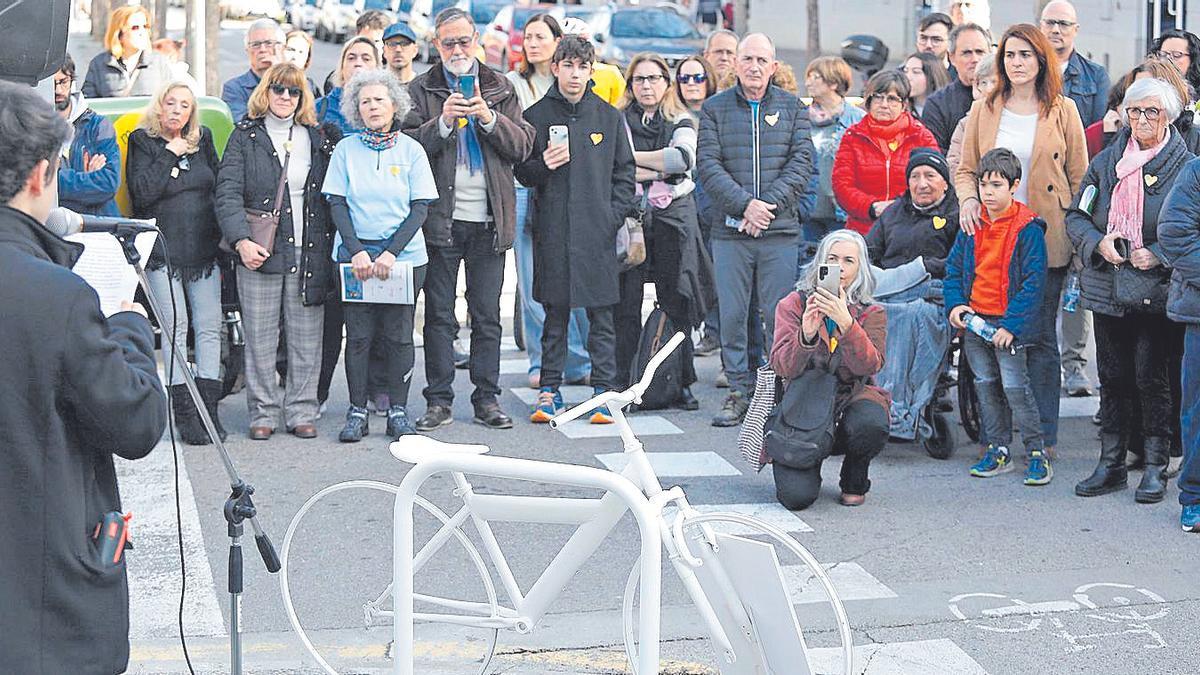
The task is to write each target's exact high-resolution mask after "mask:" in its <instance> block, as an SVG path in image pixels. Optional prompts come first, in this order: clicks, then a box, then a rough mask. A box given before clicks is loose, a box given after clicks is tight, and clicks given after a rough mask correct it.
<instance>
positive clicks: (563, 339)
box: [541, 305, 617, 391]
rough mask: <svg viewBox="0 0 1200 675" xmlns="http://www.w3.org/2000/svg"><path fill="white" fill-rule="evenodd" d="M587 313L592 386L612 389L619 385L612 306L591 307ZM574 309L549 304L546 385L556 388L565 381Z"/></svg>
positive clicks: (544, 339) (544, 346)
mask: <svg viewBox="0 0 1200 675" xmlns="http://www.w3.org/2000/svg"><path fill="white" fill-rule="evenodd" d="M582 311H585V312H586V313H587V316H588V322H589V324H590V327H589V328H588V335H587V348H588V353H589V354H591V355H592V386H593V387H594V388H595V389H596V390H602V389H603V390H611V389H613V388H614V386H616V378H617V356H616V335H615V333H614V332H613V307H612V306H611V305H609V306H605V307H589V308H587V309H586V310H582ZM574 312H575V310H569V309H568V308H566V307H552V306H547V307H546V323H545V330H544V331H543V332H542V381H541V385H542V386H543V387H550V388H552V389H554V390H555V391H557V390H558V387H559V386H560V385H561V384H562V381H563V361H564V360H565V358H566V354H567V325H568V323H569V318H570V316H571V315H572V314H573V313H574Z"/></svg>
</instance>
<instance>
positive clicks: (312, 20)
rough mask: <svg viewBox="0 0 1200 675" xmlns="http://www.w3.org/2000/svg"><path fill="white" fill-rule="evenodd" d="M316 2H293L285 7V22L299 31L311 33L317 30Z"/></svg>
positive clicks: (304, 0) (317, 13) (313, 0)
mask: <svg viewBox="0 0 1200 675" xmlns="http://www.w3.org/2000/svg"><path fill="white" fill-rule="evenodd" d="M319 14H320V11H319V10H318V9H317V0H293V1H292V2H291V3H289V4H288V6H287V21H288V23H290V24H292V25H293V26H295V27H296V28H299V29H300V30H304V31H308V32H310V33H311V32H313V31H315V30H316V29H317V17H318V15H319Z"/></svg>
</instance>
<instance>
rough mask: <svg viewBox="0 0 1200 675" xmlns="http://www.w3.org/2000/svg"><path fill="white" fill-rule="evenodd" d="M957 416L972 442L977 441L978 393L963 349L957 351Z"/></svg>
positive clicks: (973, 375)
mask: <svg viewBox="0 0 1200 675" xmlns="http://www.w3.org/2000/svg"><path fill="white" fill-rule="evenodd" d="M957 386H958V417H959V419H960V420H962V426H963V430H964V431H966V432H967V437H969V438H970V439H971V441H972V442H978V441H979V436H980V434H979V432H980V429H981V427H982V423H981V422H980V420H979V395H978V394H977V393H976V391H975V374H974V373H973V372H971V364H970V363H969V362H968V361H967V355H966V352H965V351H964V350H960V351H959V353H958V385H957Z"/></svg>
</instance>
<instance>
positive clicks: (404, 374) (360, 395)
mask: <svg viewBox="0 0 1200 675" xmlns="http://www.w3.org/2000/svg"><path fill="white" fill-rule="evenodd" d="M424 278H425V266H424V265H421V266H420V267H416V268H414V269H413V288H414V295H415V294H416V291H418V290H419V289H420V288H421V283H422V281H424ZM343 307H344V311H345V317H346V384H347V385H348V386H349V388H350V405H353V406H356V407H359V408H365V407H367V387H368V382H369V381H370V380H371V379H373V376H374V375H375V374H376V373H375V372H372V371H375V370H377V369H375V368H374V366H373V364H372V362H371V361H372V359H371V352H372V343H378V342H380V341H382V343H383V345H384V347H385V350H384V351H385V354H386V358H385V360H384V365H385V367H384V368H383V369H382V370H383V373H384V375H385V377H384V384H385V386H384V389H383V391H382V392H380V393H386V394H387V395H388V398H390V399H391V404H392V406H406V405H408V389H409V385H410V384H411V382H412V374H413V362H414V360H415V358H416V355H415V353H414V347H413V319H414V315H415V313H416V305H415V304H414V305H384V304H369V303H355V302H347V303H344V305H343Z"/></svg>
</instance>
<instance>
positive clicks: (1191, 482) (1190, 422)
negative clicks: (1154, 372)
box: [1178, 323, 1200, 506]
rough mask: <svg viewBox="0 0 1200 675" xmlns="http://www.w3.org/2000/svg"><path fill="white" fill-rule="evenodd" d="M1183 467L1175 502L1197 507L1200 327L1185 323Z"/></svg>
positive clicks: (1199, 496)
mask: <svg viewBox="0 0 1200 675" xmlns="http://www.w3.org/2000/svg"><path fill="white" fill-rule="evenodd" d="M1182 384H1183V396H1182V397H1181V398H1180V400H1181V401H1182V402H1183V412H1182V415H1181V416H1180V422H1181V424H1182V426H1183V468H1182V470H1181V472H1180V474H1179V480H1178V483H1179V503H1180V504H1181V505H1183V506H1193V505H1195V504H1200V324H1195V323H1189V324H1188V326H1187V332H1186V333H1185V335H1184V338H1183V382H1182Z"/></svg>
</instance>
